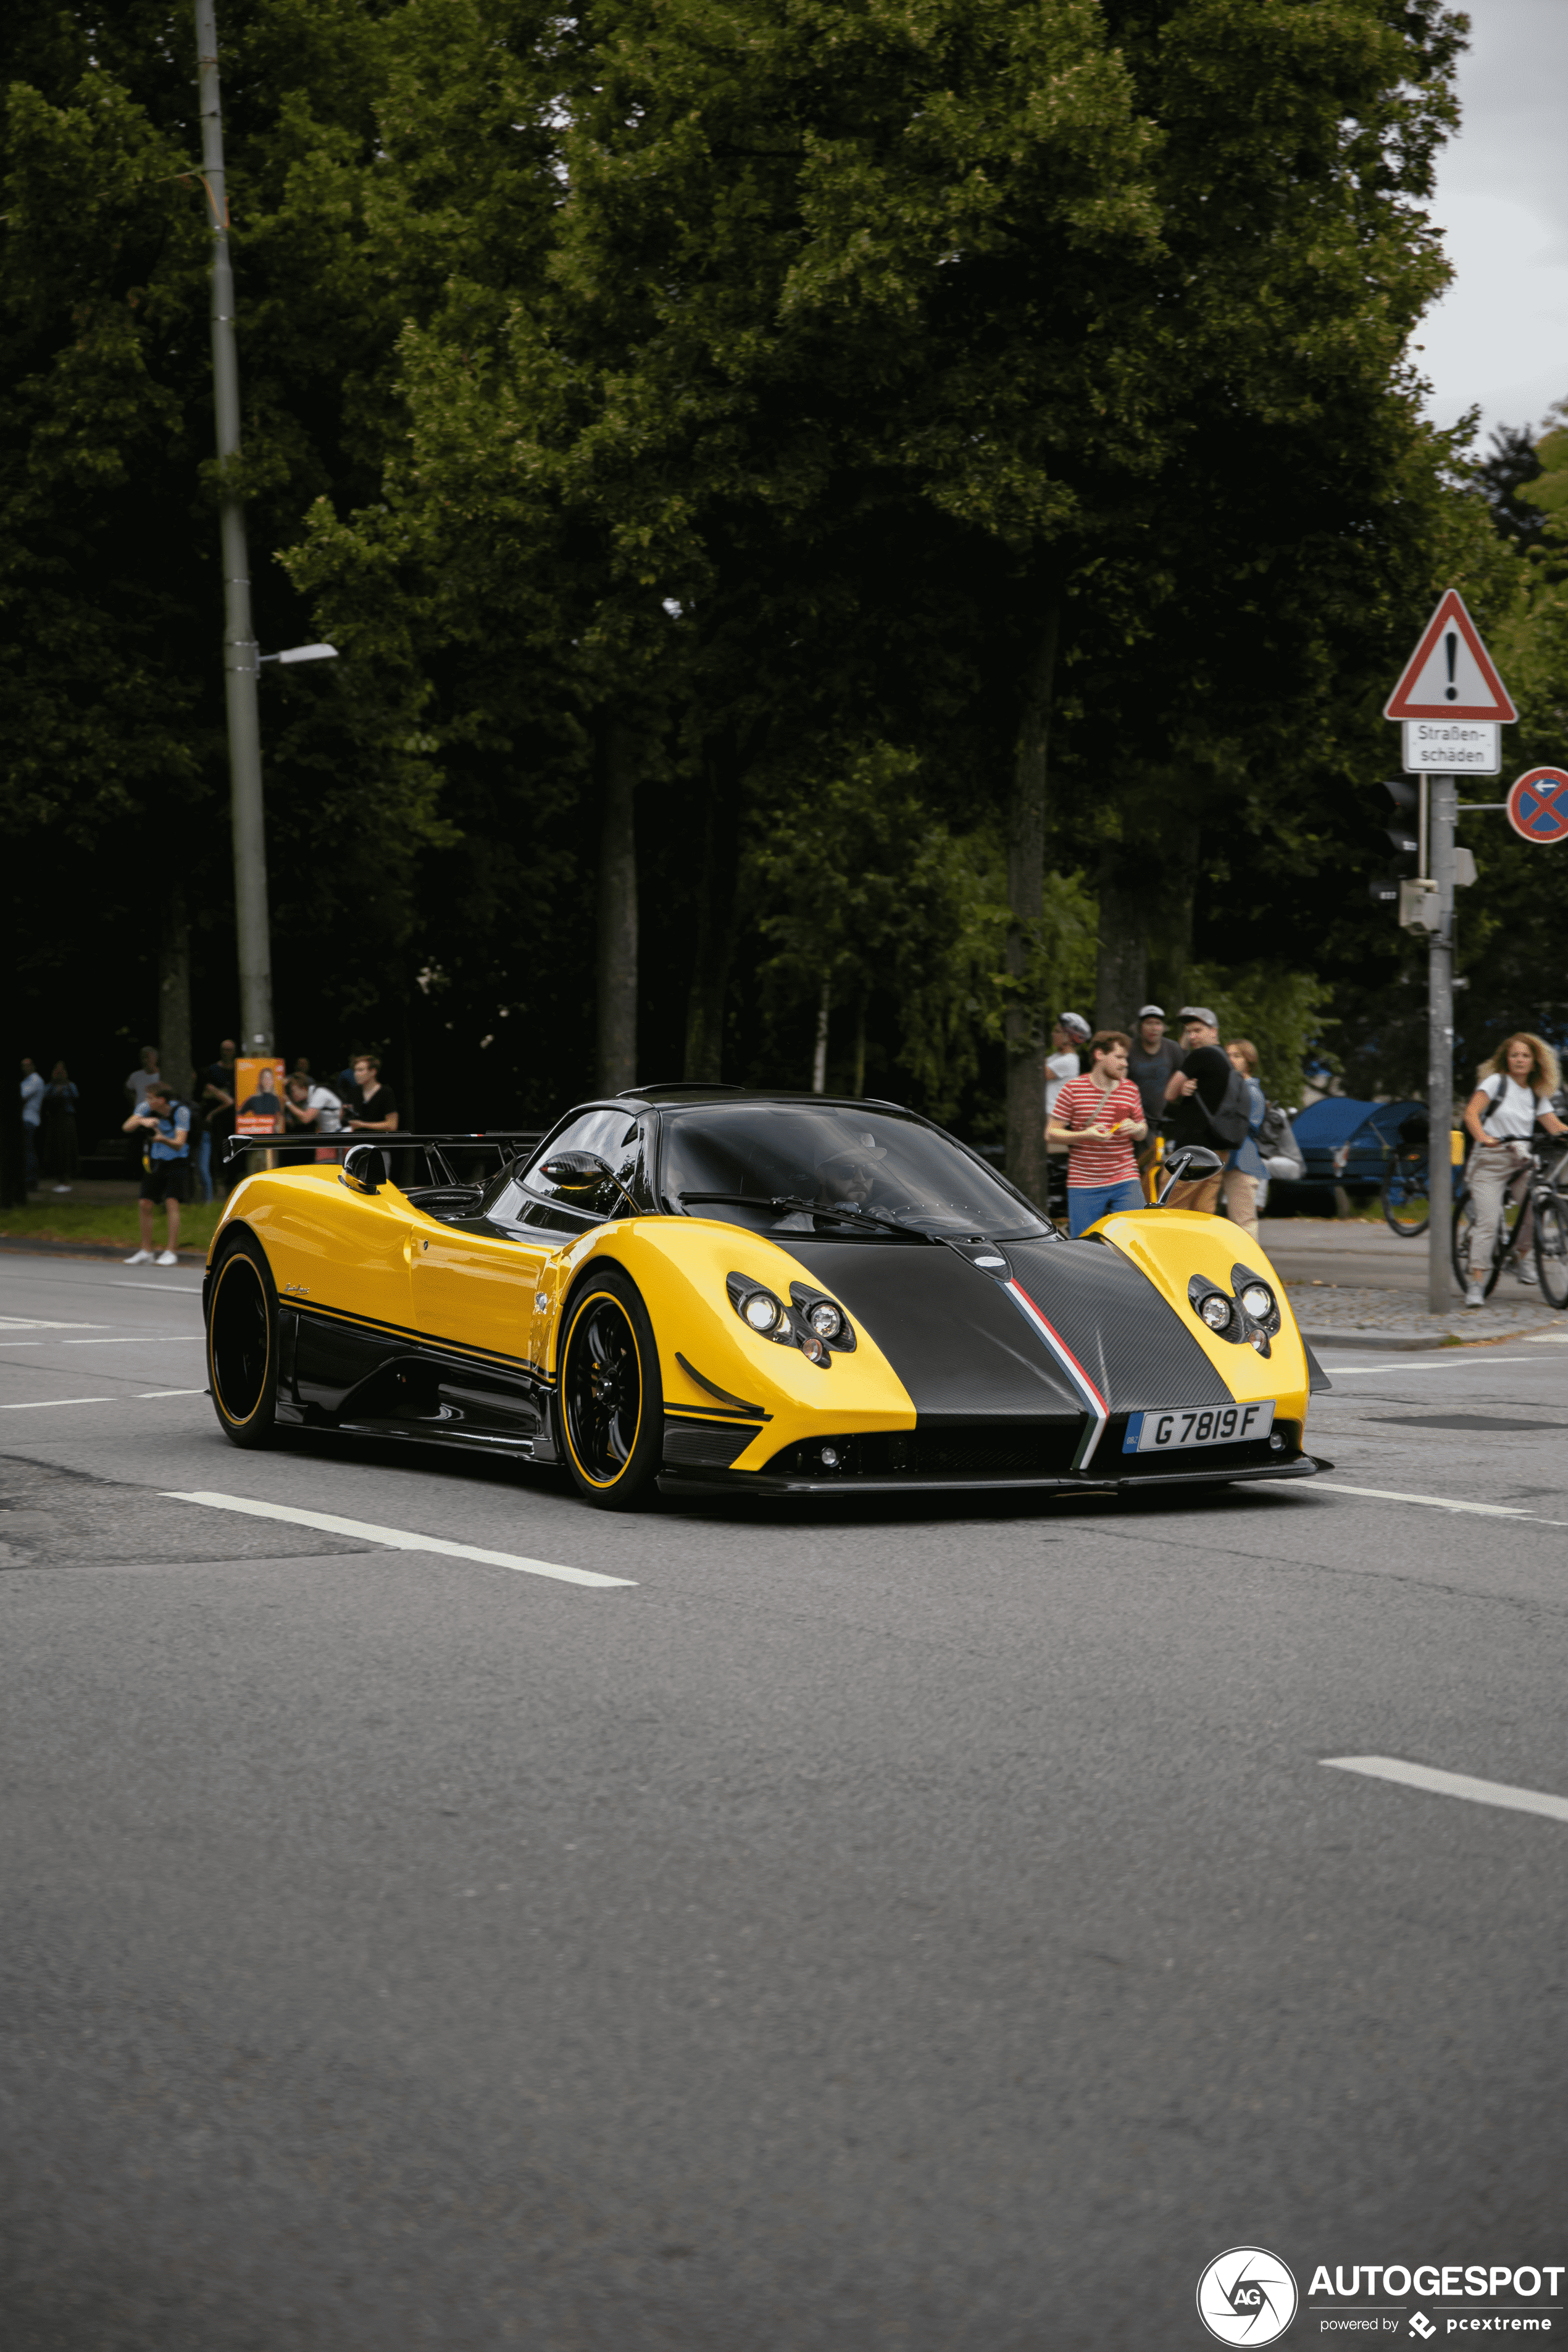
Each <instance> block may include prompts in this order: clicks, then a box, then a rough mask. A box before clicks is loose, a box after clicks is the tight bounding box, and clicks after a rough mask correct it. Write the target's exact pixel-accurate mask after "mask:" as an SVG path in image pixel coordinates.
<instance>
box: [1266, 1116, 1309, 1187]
mask: <svg viewBox="0 0 1568 2352" xmlns="http://www.w3.org/2000/svg"><path fill="white" fill-rule="evenodd" d="M1258 1150H1259V1151H1260V1152H1261V1153H1262V1155H1263V1157H1264V1159H1265V1160H1267V1161H1268V1162H1270V1163H1272V1162H1273V1161H1274V1160H1292V1161H1293V1162H1294V1163H1295V1169H1296V1175H1297V1178H1298V1180H1299V1179H1300V1178H1301V1177H1303V1176H1305V1174H1306V1172H1307V1162H1306V1160H1304V1159H1303V1157H1302V1155H1301V1147H1300V1144H1299V1143H1298V1142H1297V1140H1296V1134H1295V1129H1293V1128H1292V1127H1291V1125H1290V1122H1289V1118H1287V1117H1286V1115H1285V1112H1284V1110H1283V1109H1282V1108H1281V1107H1280V1105H1279V1103H1269V1104H1268V1106H1267V1107H1266V1108H1265V1110H1264V1113H1263V1120H1262V1124H1261V1125H1260V1126H1259V1128H1258ZM1270 1172H1277V1171H1273V1170H1272V1168H1271V1171H1270Z"/></svg>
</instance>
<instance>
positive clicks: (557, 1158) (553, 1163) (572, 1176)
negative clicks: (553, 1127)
mask: <svg viewBox="0 0 1568 2352" xmlns="http://www.w3.org/2000/svg"><path fill="white" fill-rule="evenodd" d="M539 1172H540V1174H541V1175H542V1176H546V1177H548V1178H549V1180H550V1181H551V1183H552V1184H559V1185H560V1187H561V1189H562V1191H563V1192H587V1191H589V1189H590V1188H591V1187H592V1186H593V1185H595V1184H603V1183H605V1181H609V1182H611V1183H613V1182H614V1181H615V1171H614V1169H612V1167H611V1166H610V1163H609V1161H608V1160H601V1159H600V1157H599V1155H598V1153H597V1152H596V1151H557V1152H555V1153H554V1154H552V1157H551V1158H550V1159H548V1160H543V1161H542V1163H541V1165H540V1171H539Z"/></svg>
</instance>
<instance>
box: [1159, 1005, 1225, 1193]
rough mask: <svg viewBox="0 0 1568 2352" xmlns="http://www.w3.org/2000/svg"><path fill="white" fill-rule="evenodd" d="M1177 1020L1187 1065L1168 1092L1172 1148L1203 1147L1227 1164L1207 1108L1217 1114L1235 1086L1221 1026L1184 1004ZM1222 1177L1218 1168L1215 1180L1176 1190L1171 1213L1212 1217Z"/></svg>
mask: <svg viewBox="0 0 1568 2352" xmlns="http://www.w3.org/2000/svg"><path fill="white" fill-rule="evenodd" d="M1176 1018H1177V1020H1178V1021H1179V1022H1180V1023H1181V1024H1182V1047H1183V1051H1184V1055H1185V1059H1184V1062H1183V1064H1182V1066H1181V1068H1180V1069H1179V1070H1177V1071H1176V1072H1175V1073H1174V1074H1173V1076H1172V1078H1171V1079H1170V1081H1169V1083H1168V1085H1167V1086H1166V1088H1165V1101H1166V1104H1167V1106H1168V1110H1169V1120H1168V1128H1167V1148H1168V1150H1174V1149H1175V1148H1176V1147H1177V1146H1178V1145H1180V1144H1184V1143H1199V1144H1202V1145H1203V1146H1204V1147H1205V1149H1206V1150H1210V1151H1217V1152H1218V1154H1219V1156H1220V1159H1221V1160H1222V1161H1223V1160H1225V1159H1226V1157H1227V1156H1228V1153H1227V1148H1226V1145H1225V1144H1224V1143H1222V1142H1221V1141H1220V1140H1219V1139H1218V1137H1217V1136H1216V1135H1215V1131H1214V1129H1213V1128H1212V1127H1211V1126H1210V1124H1209V1122H1208V1120H1207V1118H1205V1116H1204V1107H1205V1105H1206V1106H1207V1108H1208V1109H1209V1110H1211V1111H1216V1110H1218V1108H1219V1107H1220V1105H1221V1103H1222V1102H1223V1101H1224V1100H1225V1091H1226V1087H1228V1086H1229V1084H1230V1062H1229V1059H1228V1057H1227V1056H1226V1055H1225V1054H1222V1053H1221V1051H1220V1044H1219V1023H1218V1021H1217V1019H1216V1018H1215V1013H1214V1009H1213V1007H1212V1006H1211V1005H1207V1004H1184V1005H1183V1007H1182V1009H1181V1011H1180V1012H1179V1013H1177V1015H1176ZM1223 1174H1224V1170H1223V1168H1216V1169H1215V1172H1214V1174H1213V1175H1212V1176H1199V1177H1198V1178H1196V1179H1195V1181H1194V1182H1192V1183H1190V1184H1173V1185H1172V1187H1171V1190H1170V1192H1169V1193H1168V1194H1167V1195H1166V1200H1165V1205H1166V1207H1167V1208H1170V1209H1200V1210H1202V1211H1203V1212H1204V1213H1205V1214H1206V1215H1208V1216H1211V1217H1212V1216H1213V1215H1214V1213H1215V1211H1216V1210H1217V1208H1218V1207H1219V1188H1220V1180H1221V1178H1222V1176H1223Z"/></svg>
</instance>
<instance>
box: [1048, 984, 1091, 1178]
mask: <svg viewBox="0 0 1568 2352" xmlns="http://www.w3.org/2000/svg"><path fill="white" fill-rule="evenodd" d="M1088 1043H1089V1024H1088V1022H1087V1021H1086V1020H1085V1019H1084V1017H1083V1015H1082V1013H1058V1015H1057V1024H1056V1026H1055V1028H1054V1029H1053V1030H1052V1031H1051V1050H1050V1052H1049V1053H1048V1054H1047V1055H1046V1192H1047V1209H1048V1213H1049V1214H1050V1215H1051V1216H1052V1217H1057V1218H1065V1217H1066V1215H1067V1213H1068V1197H1067V1171H1068V1148H1067V1145H1066V1144H1065V1143H1053V1142H1052V1141H1051V1139H1050V1133H1051V1120H1052V1118H1054V1116H1055V1114H1056V1108H1057V1097H1058V1095H1059V1094H1060V1092H1061V1090H1062V1088H1063V1087H1065V1086H1066V1085H1067V1083H1068V1079H1069V1078H1076V1077H1078V1076H1079V1075H1080V1070H1079V1047H1080V1046H1083V1045H1088Z"/></svg>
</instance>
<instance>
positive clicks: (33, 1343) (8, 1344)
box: [0, 1339, 44, 1348]
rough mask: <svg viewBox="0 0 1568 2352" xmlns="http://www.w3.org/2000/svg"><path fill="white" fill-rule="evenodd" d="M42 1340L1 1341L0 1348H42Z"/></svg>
mask: <svg viewBox="0 0 1568 2352" xmlns="http://www.w3.org/2000/svg"><path fill="white" fill-rule="evenodd" d="M43 1344H44V1343H43V1341H42V1340H41V1339H0V1348H41V1347H42V1346H43Z"/></svg>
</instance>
